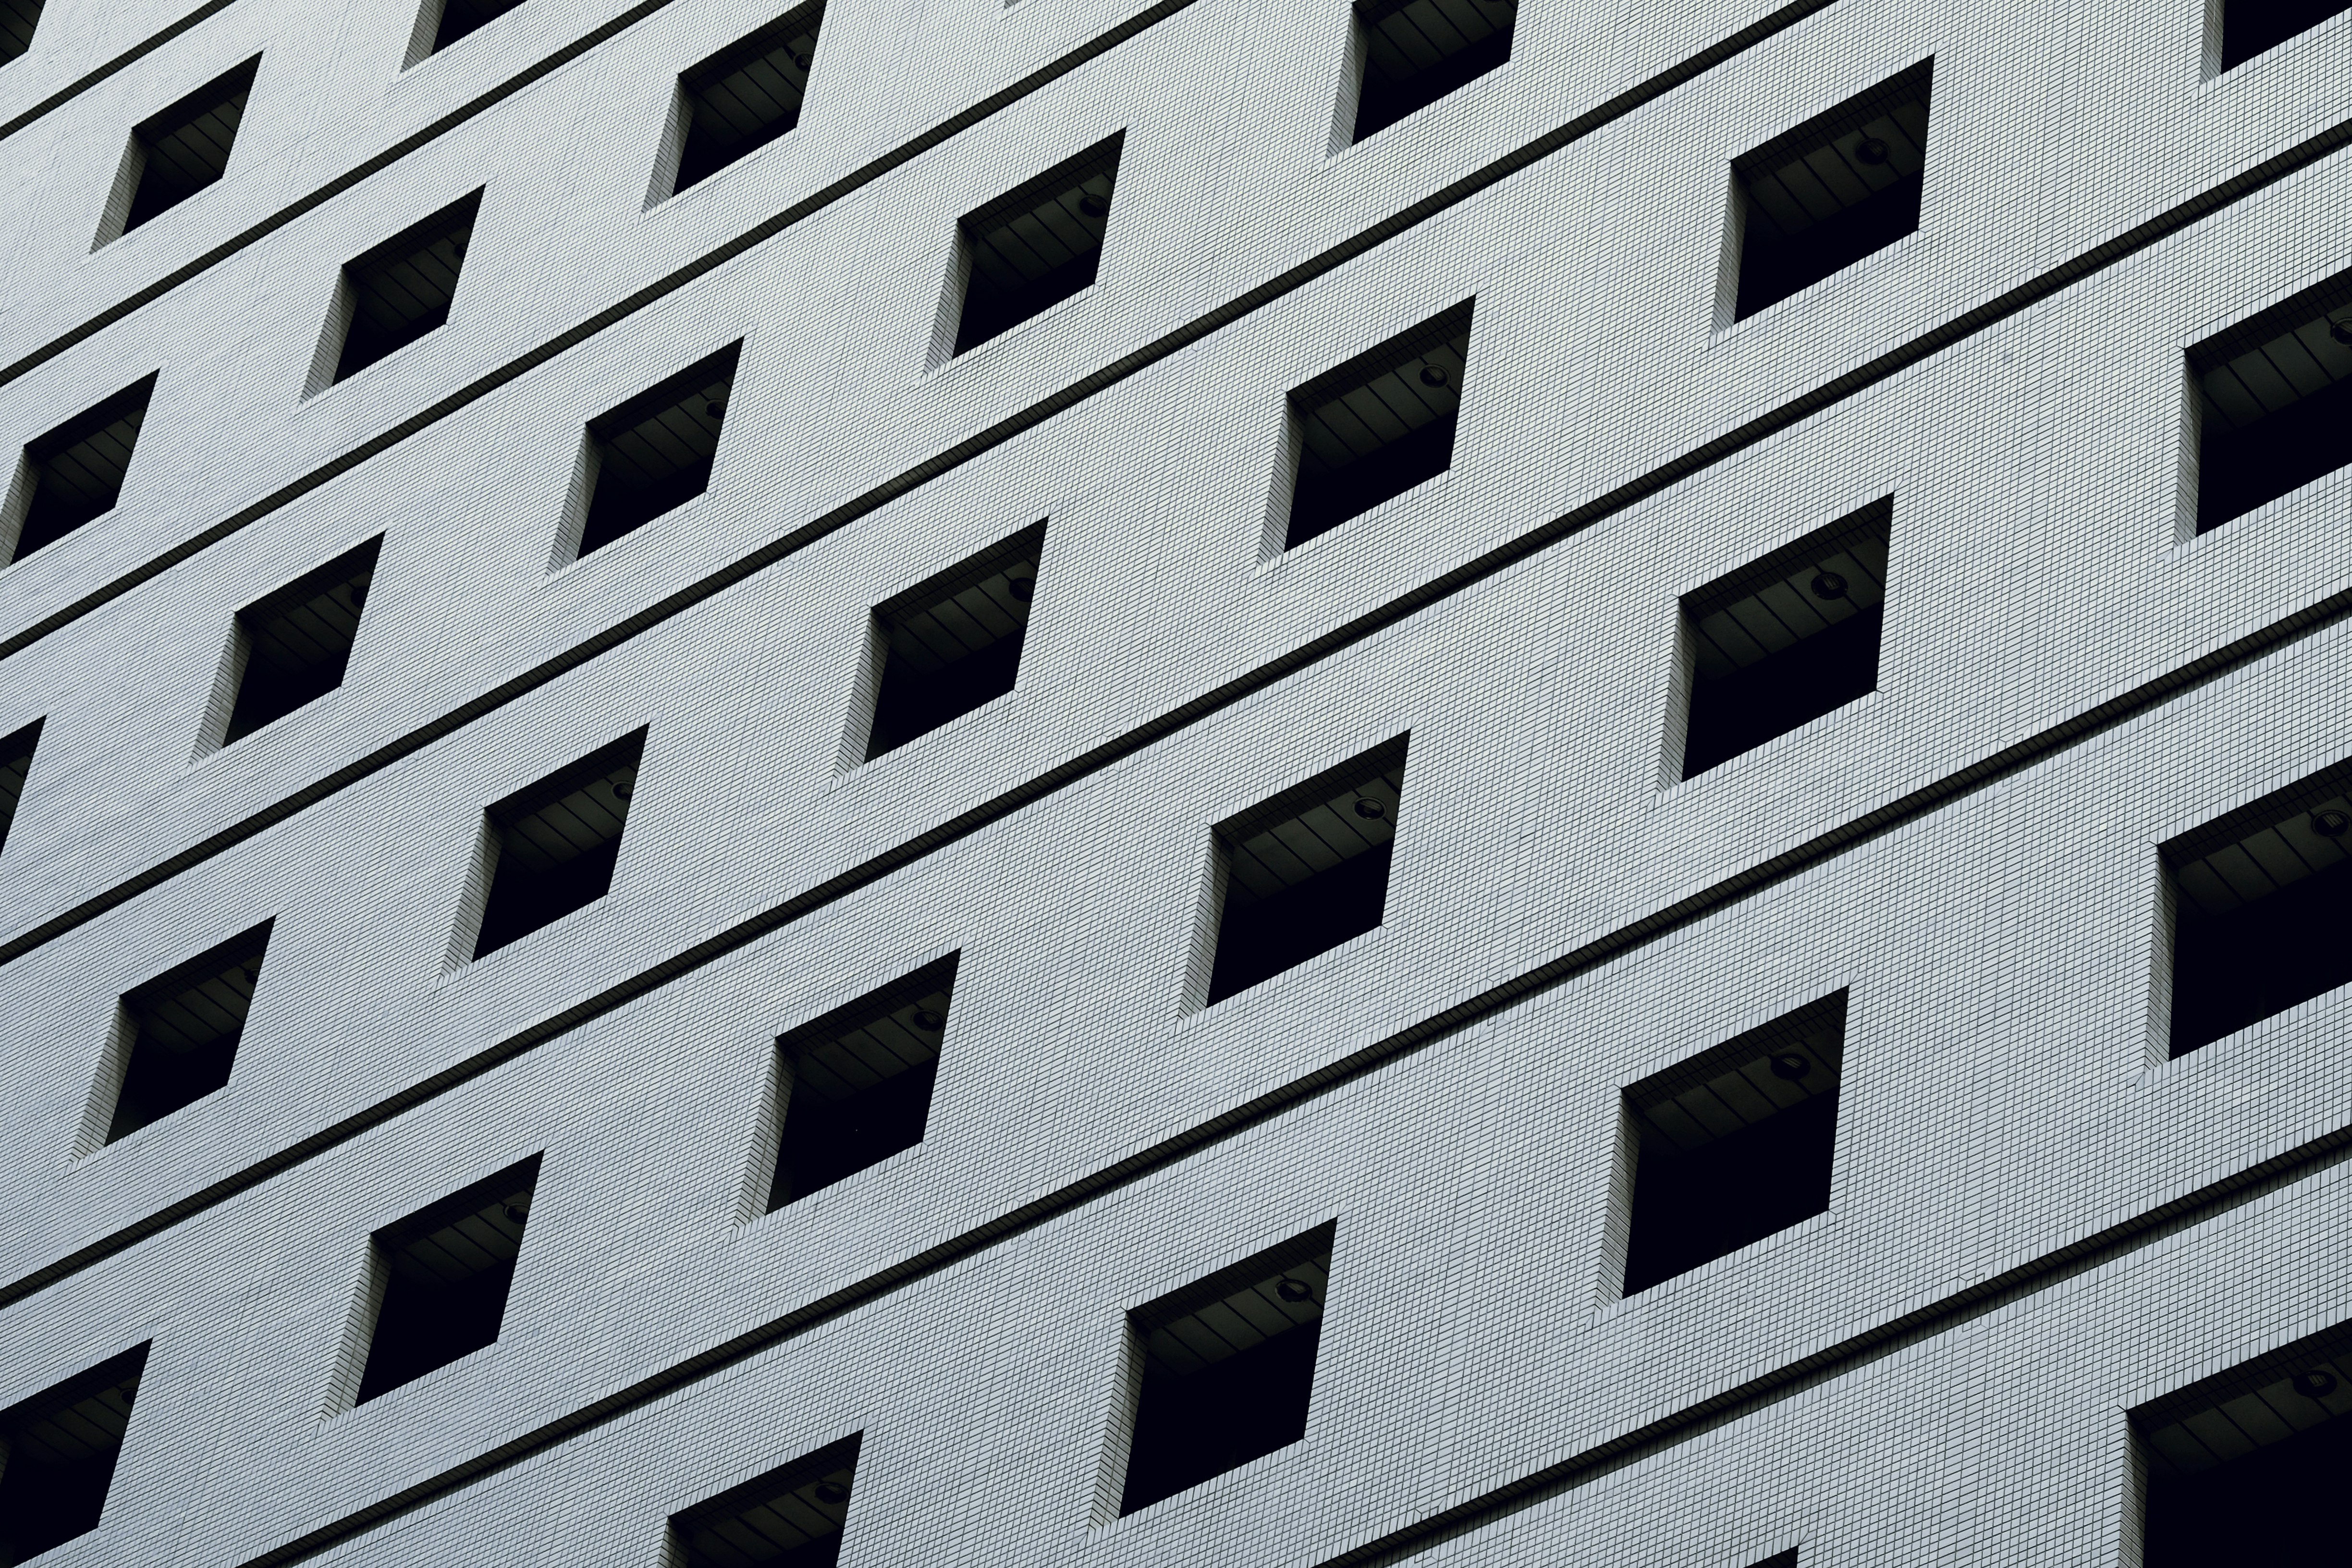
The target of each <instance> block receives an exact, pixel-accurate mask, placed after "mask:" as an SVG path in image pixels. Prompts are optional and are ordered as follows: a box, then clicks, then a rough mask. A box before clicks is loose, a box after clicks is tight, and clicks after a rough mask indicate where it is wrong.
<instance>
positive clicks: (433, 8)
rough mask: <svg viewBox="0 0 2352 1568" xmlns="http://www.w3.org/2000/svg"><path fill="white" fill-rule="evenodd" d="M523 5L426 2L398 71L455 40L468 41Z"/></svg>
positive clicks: (514, 0) (503, 0)
mask: <svg viewBox="0 0 2352 1568" xmlns="http://www.w3.org/2000/svg"><path fill="white" fill-rule="evenodd" d="M522 3H523V0H425V4H424V5H422V6H421V7H419V8H418V10H417V13H416V26H415V29H414V30H413V31H412V32H411V33H410V35H409V42H408V58H407V59H406V60H405V61H404V62H403V64H402V66H401V68H402V69H403V70H406V69H407V68H409V67H411V66H414V65H415V64H416V63H417V62H419V61H420V60H423V59H425V58H427V57H429V56H433V55H437V54H439V53H440V52H441V51H442V50H443V49H446V48H447V47H449V46H450V45H452V44H454V43H456V42H457V40H458V39H460V38H465V37H471V36H473V35H474V34H475V33H478V32H479V31H480V30H481V29H483V28H484V27H487V26H489V25H490V24H491V23H493V22H495V21H497V20H498V19H499V17H501V16H505V15H506V14H507V13H508V12H509V11H512V10H515V9H516V8H518V7H519V6H520V5H522Z"/></svg>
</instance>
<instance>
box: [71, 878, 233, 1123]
mask: <svg viewBox="0 0 2352 1568" xmlns="http://www.w3.org/2000/svg"><path fill="white" fill-rule="evenodd" d="M270 929H271V928H270V924H269V923H268V922H265V923H263V924H261V925H258V926H256V927H255V928H254V929H253V930H251V931H246V932H243V933H242V934H240V935H238V936H235V937H232V938H231V939H229V940H228V941H227V942H223V943H222V944H221V945H219V946H218V947H215V948H213V949H211V950H209V951H207V952H203V953H199V954H198V955H197V956H196V957H194V958H192V959H190V960H188V961H187V962H186V963H182V964H179V965H177V966H175V967H174V968H173V969H170V970H167V971H166V972H164V973H162V974H159V975H157V976H156V977H155V978H154V979H152V980H150V981H148V982H147V983H146V984H143V985H141V986H139V987H138V988H137V989H136V990H133V991H131V992H128V993H126V994H124V995H123V997H122V1004H121V1006H122V1013H123V1021H124V1024H125V1026H127V1027H128V1029H129V1030H130V1037H129V1040H128V1042H127V1045H128V1050H127V1054H126V1055H125V1056H124V1058H123V1066H122V1079H121V1084H120V1085H119V1086H118V1088H117V1089H116V1092H115V1097H114V1107H113V1110H112V1114H111V1115H110V1118H109V1121H108V1124H107V1132H106V1141H107V1142H109V1143H111V1142H115V1141H116V1140H118V1139H121V1138H127V1137H129V1136H130V1135H131V1133H133V1132H135V1131H138V1130H139V1129H140V1128H142V1127H144V1126H146V1125H147V1124H148V1123H149V1122H151V1121H160V1120H161V1119H162V1118H163V1117H166V1116H169V1115H171V1114H173V1112H174V1111H178V1110H185V1109H186V1108H187V1107H189V1106H191V1105H194V1103H195V1102H196V1101H197V1100H202V1099H203V1098H205V1096H206V1095H209V1094H214V1093H217V1092H218V1091H219V1090H221V1089H225V1088H226V1087H227V1085H228V1080H229V1074H230V1073H231V1072H232V1071H233V1070H234V1069H235V1068H236V1049H237V1046H238V1044H239V1042H240V1041H242V1040H243V1039H244V1037H245V1025H246V1020H247V1017H248V1016H250V1015H251V1013H252V1011H253V994H254V991H255V988H256V987H257V986H258V985H259V984H260V983H261V964H262V960H263V958H264V957H266V956H267V955H268V950H269V933H270Z"/></svg>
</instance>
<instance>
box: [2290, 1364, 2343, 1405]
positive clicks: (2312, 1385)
mask: <svg viewBox="0 0 2352 1568" xmlns="http://www.w3.org/2000/svg"><path fill="white" fill-rule="evenodd" d="M2290 1381H2291V1382H2292V1383H2293V1384H2294V1391H2295V1392H2296V1393H2297V1394H2302V1395H2303V1396H2304V1397H2305V1399H2325V1398H2326V1397H2327V1396H2328V1395H2329V1394H2333V1393H2335V1392H2336V1374H2335V1373H2332V1372H2329V1371H2327V1370H2326V1368H2324V1367H2313V1368H2312V1369H2311V1370H2310V1371H2308V1372H2299V1373H2295V1374H2294V1378H2293V1379H2291V1380H2290Z"/></svg>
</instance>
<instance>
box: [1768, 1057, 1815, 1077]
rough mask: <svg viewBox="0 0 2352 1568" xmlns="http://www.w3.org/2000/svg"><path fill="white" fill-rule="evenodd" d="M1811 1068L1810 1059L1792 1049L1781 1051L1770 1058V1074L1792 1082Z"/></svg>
mask: <svg viewBox="0 0 2352 1568" xmlns="http://www.w3.org/2000/svg"><path fill="white" fill-rule="evenodd" d="M1812 1070H1813V1064H1812V1063H1811V1061H1810V1060H1809V1059H1807V1058H1804V1057H1801V1056H1799V1055H1798V1054H1797V1053H1796V1052H1794V1051H1783V1052H1781V1053H1780V1055H1779V1056H1777V1057H1774V1058H1772V1076H1773V1077H1774V1078H1779V1079H1788V1081H1789V1082H1790V1083H1794V1082H1796V1081H1797V1080H1798V1079H1801V1078H1802V1077H1804V1076H1805V1075H1806V1074H1807V1073H1809V1072H1811V1071H1812Z"/></svg>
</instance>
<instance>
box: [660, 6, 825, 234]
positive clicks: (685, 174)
mask: <svg viewBox="0 0 2352 1568" xmlns="http://www.w3.org/2000/svg"><path fill="white" fill-rule="evenodd" d="M823 23H824V6H823V5H803V6H801V7H800V8H799V9H797V10H794V11H793V12H791V13H790V14H788V15H786V16H783V17H782V18H781V19H779V20H777V21H775V22H772V23H771V24H769V25H768V26H765V27H762V28H761V29H760V30H759V31H758V32H756V33H753V34H752V35H751V37H748V38H745V39H743V40H741V41H740V42H739V43H737V44H735V45H734V46H732V47H729V48H725V49H721V50H720V51H719V53H717V54H715V55H713V56H711V57H710V58H709V59H707V60H704V61H703V62H702V63H701V64H700V65H698V66H696V67H695V68H693V69H692V70H689V71H688V72H686V73H685V74H683V75H682V76H680V77H679V78H678V79H677V89H678V93H679V95H680V96H681V97H682V98H683V99H684V100H685V108H686V112H687V116H688V120H687V126H686V140H685V142H684V144H683V145H682V146H681V147H680V148H679V151H678V158H677V180H676V182H675V183H674V184H672V185H671V187H670V190H671V193H672V194H675V193H676V192H678V191H682V190H685V189H686V188H687V187H688V186H689V185H697V184H701V183H702V182H703V181H705V180H707V179H709V178H710V176H711V175H713V174H717V173H719V170H721V169H724V168H725V167H727V166H728V165H729V164H730V163H734V162H736V161H737V160H738V159H740V158H748V157H750V156H751V154H752V153H756V152H758V151H759V150H760V149H761V148H762V147H765V146H766V145H767V144H768V143H769V142H773V141H775V140H777V139H778V138H779V137H782V135H784V134H785V133H786V132H789V131H791V130H792V129H793V127H794V126H796V125H798V124H799V123H800V122H801V100H803V98H805V97H806V96H807V94H808V73H809V64H810V62H811V60H813V59H814V58H815V55H816V35H817V28H818V27H819V26H821V25H822V24H823Z"/></svg>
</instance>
